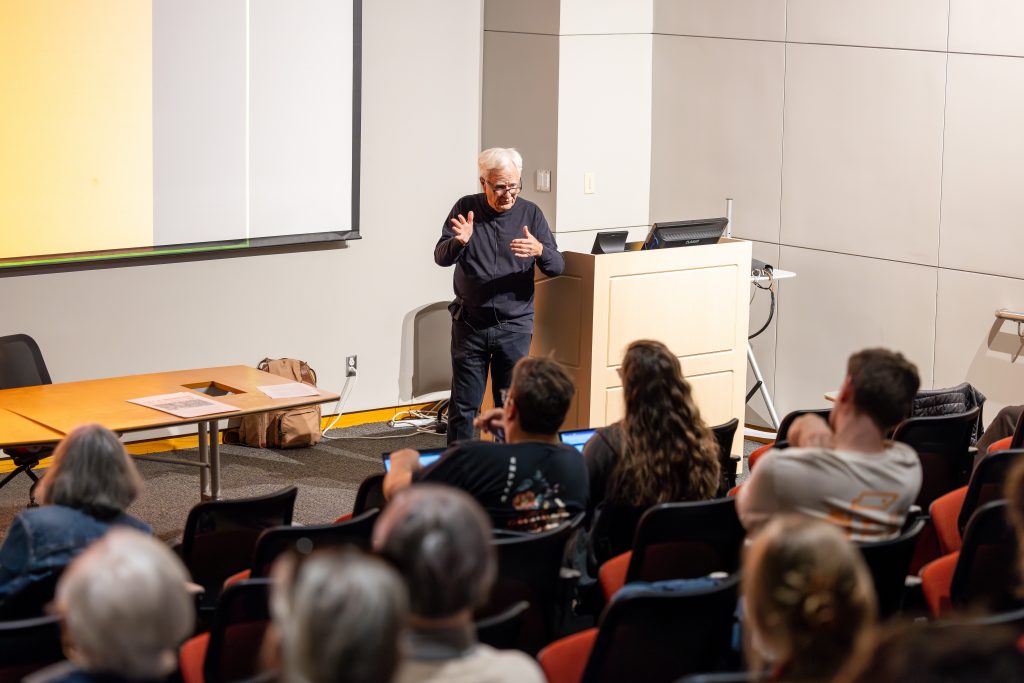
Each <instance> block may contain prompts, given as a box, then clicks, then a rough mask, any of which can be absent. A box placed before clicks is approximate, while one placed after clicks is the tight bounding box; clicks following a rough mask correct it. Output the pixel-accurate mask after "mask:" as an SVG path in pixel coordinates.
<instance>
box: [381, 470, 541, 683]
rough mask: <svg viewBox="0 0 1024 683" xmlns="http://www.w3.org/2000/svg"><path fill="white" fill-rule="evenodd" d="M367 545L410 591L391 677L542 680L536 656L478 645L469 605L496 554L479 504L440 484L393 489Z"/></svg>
mask: <svg viewBox="0 0 1024 683" xmlns="http://www.w3.org/2000/svg"><path fill="white" fill-rule="evenodd" d="M373 545H374V548H375V549H376V550H377V551H378V552H379V553H380V554H381V555H382V556H383V557H384V558H385V559H387V560H389V561H390V562H391V563H392V564H393V565H394V566H395V567H396V568H397V569H398V571H399V573H400V574H401V575H402V578H403V579H404V580H405V584H406V587H407V588H408V590H409V605H410V611H411V616H410V617H409V630H408V633H407V639H406V643H405V654H406V659H405V661H404V662H403V663H402V665H401V667H400V668H399V672H398V677H397V679H396V680H397V681H398V682H399V683H413V682H415V681H425V682H431V681H446V682H448V681H450V682H454V683H459V682H460V681H465V682H467V683H468V682H470V681H488V682H489V683H503V682H505V681H508V683H534V682H536V683H543V681H544V675H543V673H541V671H540V668H539V667H538V666H537V664H536V662H534V661H533V660H532V659H530V658H529V657H527V656H526V655H525V654H523V653H522V652H518V651H511V650H510V651H499V650H495V649H493V648H491V647H489V646H487V645H483V644H481V643H478V642H477V640H476V631H475V630H474V626H473V610H474V608H476V607H478V606H480V605H482V604H483V603H484V602H485V601H486V600H487V595H488V593H489V592H490V590H491V586H492V585H493V583H494V579H495V574H496V571H497V569H496V565H497V560H496V557H495V552H494V548H493V546H492V545H491V525H490V523H489V521H488V519H487V515H486V514H485V513H484V511H483V510H482V509H481V508H480V506H479V505H478V504H477V503H476V501H474V500H473V499H472V498H470V497H469V496H468V495H466V494H465V493H464V492H462V491H459V490H458V489H454V488H451V487H447V486H439V485H431V484H422V485H418V486H412V487H410V488H407V489H405V490H403V491H401V492H400V493H398V494H397V495H396V496H395V498H394V499H393V500H392V501H391V503H390V504H389V505H388V506H387V508H385V509H384V512H383V513H382V514H381V516H380V519H379V520H378V521H377V525H376V527H375V528H374V531H373Z"/></svg>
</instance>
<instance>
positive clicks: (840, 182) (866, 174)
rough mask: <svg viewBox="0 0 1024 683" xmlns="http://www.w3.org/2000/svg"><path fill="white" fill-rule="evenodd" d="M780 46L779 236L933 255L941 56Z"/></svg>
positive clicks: (908, 256)
mask: <svg viewBox="0 0 1024 683" xmlns="http://www.w3.org/2000/svg"><path fill="white" fill-rule="evenodd" d="M786 49H787V63H786V113H785V116H786V119H785V126H786V128H785V138H784V150H783V158H784V165H783V191H782V231H781V233H782V242H783V243H784V244H790V245H796V246H802V247H810V248H817V249H828V250H832V251H840V252H845V253H850V254H859V255H864V256H876V257H880V258H887V259H896V260H900V261H909V262H913V263H922V264H932V265H934V264H935V263H936V261H937V257H938V232H937V230H936V226H937V225H938V222H939V194H940V178H941V175H942V112H943V89H944V81H945V60H946V56H945V55H942V54H935V53H930V52H913V51H907V50H876V49H864V48H849V47H831V46H822V45H792V44H791V45H788V46H787V48H786Z"/></svg>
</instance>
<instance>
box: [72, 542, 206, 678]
mask: <svg viewBox="0 0 1024 683" xmlns="http://www.w3.org/2000/svg"><path fill="white" fill-rule="evenodd" d="M188 580H189V576H188V571H187V570H186V569H185V566H184V565H183V564H182V563H181V560H179V559H178V558H177V557H176V556H175V554H174V553H173V552H171V550H170V549H169V548H168V547H167V546H166V545H164V544H163V543H161V542H159V541H157V540H155V539H153V538H151V537H149V536H147V535H146V534H144V533H142V532H141V531H137V530H135V529H130V528H127V527H122V528H117V529H111V530H110V531H109V532H107V534H106V535H105V536H103V538H101V539H100V540H98V541H96V542H95V543H93V544H92V545H91V546H89V548H88V549H87V550H86V551H85V552H83V553H82V554H81V555H79V556H78V557H77V558H75V560H74V561H73V562H72V563H71V565H70V566H69V567H68V568H67V570H66V571H65V572H64V575H63V576H62V577H61V579H60V582H59V583H58V584H57V593H56V598H57V608H58V610H59V611H60V613H61V614H62V616H63V617H64V623H65V627H66V633H67V635H68V636H69V638H70V641H71V646H72V648H73V652H71V653H69V655H70V656H69V659H73V660H74V661H76V663H78V664H79V665H80V666H82V667H83V668H85V669H86V670H87V671H103V672H110V673H116V674H120V675H122V676H125V677H127V678H132V679H134V678H138V679H151V678H161V677H163V676H166V675H167V674H169V673H170V672H171V671H173V670H174V668H175V666H176V663H177V649H178V646H179V645H180V644H181V643H182V641H184V640H185V638H187V637H188V636H189V635H190V634H191V633H192V628H193V625H194V621H195V607H194V605H193V602H192V598H191V597H190V595H189V593H188V590H187V588H186V585H185V584H186V583H187V582H188Z"/></svg>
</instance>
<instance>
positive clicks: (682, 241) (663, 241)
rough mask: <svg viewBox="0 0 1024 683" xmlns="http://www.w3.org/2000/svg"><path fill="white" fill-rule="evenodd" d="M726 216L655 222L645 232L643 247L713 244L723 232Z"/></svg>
mask: <svg viewBox="0 0 1024 683" xmlns="http://www.w3.org/2000/svg"><path fill="white" fill-rule="evenodd" d="M728 224H729V219H728V218H702V219H699V220H695V221H671V222H663V223H655V224H654V225H652V226H651V231H650V232H649V233H647V239H646V240H644V246H643V248H644V249H645V250H646V249H667V248H668V247H693V246H697V245H700V244H715V243H716V242H718V240H719V239H720V238H721V237H722V233H724V232H725V226H726V225H728Z"/></svg>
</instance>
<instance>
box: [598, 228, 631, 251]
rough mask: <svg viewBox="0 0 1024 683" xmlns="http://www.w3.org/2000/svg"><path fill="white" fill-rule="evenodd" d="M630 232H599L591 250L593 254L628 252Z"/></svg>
mask: <svg viewBox="0 0 1024 683" xmlns="http://www.w3.org/2000/svg"><path fill="white" fill-rule="evenodd" d="M628 236H629V231H628V230H609V231H606V232H599V233H597V235H595V236H594V246H592V247H591V248H590V253H591V254H617V253H619V252H622V251H626V238H627V237H628Z"/></svg>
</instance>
